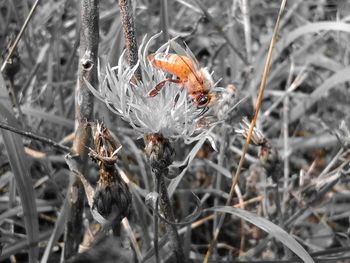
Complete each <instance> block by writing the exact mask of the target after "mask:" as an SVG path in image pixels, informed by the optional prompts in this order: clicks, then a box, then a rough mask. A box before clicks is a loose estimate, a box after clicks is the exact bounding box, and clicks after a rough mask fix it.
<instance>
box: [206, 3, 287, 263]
mask: <svg viewBox="0 0 350 263" xmlns="http://www.w3.org/2000/svg"><path fill="white" fill-rule="evenodd" d="M285 4H286V0H284V1H283V2H282V3H281V8H280V11H279V14H278V17H277V21H276V25H275V28H274V32H273V35H272V39H271V43H270V48H269V52H268V54H267V59H266V63H265V68H264V73H263V76H262V80H261V85H260V88H259V95H258V99H257V102H256V105H255V111H254V116H253V119H252V122H251V123H250V127H249V131H248V136H247V139H246V141H245V144H244V146H243V151H242V155H241V159H240V160H239V164H238V168H237V170H236V173H235V176H234V177H233V178H232V184H231V189H230V194H229V198H228V199H227V201H226V205H227V206H229V205H231V202H232V198H233V194H234V191H235V186H236V184H237V183H238V181H239V177H240V174H241V170H242V167H243V163H244V159H245V154H246V153H247V151H248V146H249V143H250V140H251V137H252V133H253V129H254V126H255V124H256V120H257V117H258V114H259V110H260V106H261V103H262V98H263V95H264V90H265V86H266V80H267V76H268V73H269V71H270V63H271V58H272V51H273V48H274V46H275V43H276V41H277V33H278V30H279V23H280V20H281V16H282V12H283V10H284V7H285ZM224 220H225V214H221V216H220V219H219V223H218V226H217V228H216V230H215V233H214V237H213V239H212V241H211V243H210V246H209V248H208V251H207V253H206V255H205V259H204V262H206V263H207V262H208V261H209V257H210V255H211V252H212V250H213V247H214V245H215V244H216V241H217V238H218V236H219V233H220V229H221V226H222V225H223V223H224Z"/></svg>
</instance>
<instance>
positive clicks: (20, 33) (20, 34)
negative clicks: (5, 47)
mask: <svg viewBox="0 0 350 263" xmlns="http://www.w3.org/2000/svg"><path fill="white" fill-rule="evenodd" d="M38 4H39V0H36V1H35V3H34V4H33V6H32V8H31V10H30V12H29V14H28V16H27V18H26V21H24V24H23V26H22V28H21V31H20V32H19V34H18V35H17V37H16V39H15V42H14V43H13V45H12V46H11V48H10V51H9V53H8V55H7V57H6V58H5V60H4V62H3V63H2V65H1V72H3V71H4V69H5V67H6V65H7V62H8V61H9V59H10V58H11V56H12V54H13V51H15V49H16V47H17V45H18V42H19V40H20V39H21V37H22V35H23V33H24V30H25V29H26V28H27V26H28V23H29V21H30V19H31V18H32V17H33V14H34V11H35V9H36V7H37V6H38Z"/></svg>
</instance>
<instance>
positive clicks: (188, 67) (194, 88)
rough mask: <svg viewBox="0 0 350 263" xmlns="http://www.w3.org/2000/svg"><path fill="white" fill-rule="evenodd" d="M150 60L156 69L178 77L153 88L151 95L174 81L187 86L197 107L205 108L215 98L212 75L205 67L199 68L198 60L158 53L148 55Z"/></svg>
mask: <svg viewBox="0 0 350 263" xmlns="http://www.w3.org/2000/svg"><path fill="white" fill-rule="evenodd" d="M147 58H148V60H149V61H151V63H152V65H153V66H154V67H155V68H156V69H160V70H163V71H165V72H167V73H170V74H172V75H175V76H176V77H177V79H171V78H167V79H165V80H163V81H161V82H160V83H158V84H157V86H156V87H155V88H154V89H153V90H151V92H150V93H149V96H151V97H154V96H156V95H157V94H158V93H159V91H160V90H161V89H162V88H163V87H164V85H165V83H166V82H168V81H169V82H174V83H178V84H180V85H181V87H186V88H187V90H188V94H189V96H190V97H192V98H193V100H194V103H195V104H196V105H197V107H200V108H203V107H206V106H208V105H210V103H211V102H212V101H213V99H214V98H215V95H214V93H213V92H212V91H211V88H212V87H213V86H214V83H213V80H212V78H211V75H210V74H209V72H208V71H207V69H205V68H199V65H198V63H197V62H195V61H193V60H192V59H190V58H188V57H187V56H181V55H178V54H166V53H157V54H151V55H148V57H147Z"/></svg>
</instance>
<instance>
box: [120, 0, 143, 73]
mask: <svg viewBox="0 0 350 263" xmlns="http://www.w3.org/2000/svg"><path fill="white" fill-rule="evenodd" d="M119 9H120V16H121V20H122V24H123V32H124V39H125V46H126V50H127V54H128V60H129V64H130V66H131V67H134V66H135V65H136V64H137V61H138V49H137V41H136V35H135V24H134V16H133V13H132V12H133V11H132V5H131V1H130V0H119ZM135 78H136V79H137V80H141V71H140V68H138V69H137V70H136V71H135Z"/></svg>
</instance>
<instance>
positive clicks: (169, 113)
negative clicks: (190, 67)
mask: <svg viewBox="0 0 350 263" xmlns="http://www.w3.org/2000/svg"><path fill="white" fill-rule="evenodd" d="M158 36H159V34H158V35H155V36H153V37H151V38H150V40H149V41H148V42H147V43H146V41H145V39H144V40H143V42H142V44H141V46H140V48H139V52H138V53H139V54H138V56H139V61H138V63H137V65H135V66H134V67H130V66H129V65H128V62H127V59H126V56H125V52H124V53H123V54H122V55H121V57H120V59H119V61H118V65H117V66H116V67H110V66H109V65H108V66H107V67H106V71H105V73H101V72H99V76H100V79H101V80H100V86H99V90H98V91H97V90H95V89H93V88H92V87H91V85H89V84H88V86H89V89H90V90H91V92H92V93H93V94H94V95H95V96H96V97H97V98H99V99H100V100H102V101H104V102H105V103H106V105H107V107H108V108H109V109H110V110H111V111H112V112H114V113H116V114H118V115H120V116H121V117H122V118H123V119H124V120H126V121H127V122H129V123H130V125H131V126H132V127H133V128H134V130H136V131H137V132H138V133H139V134H140V135H144V134H154V133H160V134H162V135H164V136H165V137H167V138H172V139H176V138H183V139H184V141H185V143H191V142H193V141H196V140H199V139H200V138H201V137H202V136H203V135H205V130H203V129H201V128H200V125H198V123H199V122H200V120H201V119H202V118H203V109H199V108H198V107H197V106H196V105H194V103H193V101H192V100H191V98H190V97H189V96H188V94H187V89H185V88H179V85H178V84H176V83H173V82H166V83H165V86H164V88H163V89H162V90H161V91H160V92H159V94H157V95H156V96H154V97H151V96H149V93H150V92H151V91H152V90H154V88H155V87H156V86H157V84H159V83H160V82H162V81H164V80H165V79H166V78H167V75H166V73H165V72H164V71H162V70H159V69H156V68H155V67H154V66H153V65H152V64H151V62H150V61H149V60H148V59H147V56H148V53H149V47H150V45H151V44H152V42H153V41H154V39H155V38H156V37H158ZM170 49H172V50H174V51H175V52H176V53H177V54H180V55H185V56H188V57H190V58H191V59H195V58H194V56H193V54H192V53H191V52H190V51H189V49H184V48H182V47H181V46H180V45H179V44H177V43H176V42H175V41H174V40H170V41H168V42H167V43H165V44H164V45H163V46H161V47H160V48H159V49H158V50H157V51H156V54H157V53H160V52H163V53H164V52H165V53H167V52H169V50H170ZM138 67H139V68H140V70H141V75H142V81H136V80H135V79H134V78H133V76H134V73H135V71H136V69H137V68H138Z"/></svg>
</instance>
